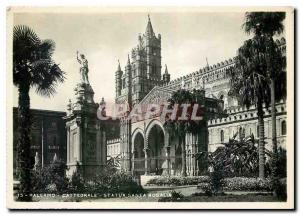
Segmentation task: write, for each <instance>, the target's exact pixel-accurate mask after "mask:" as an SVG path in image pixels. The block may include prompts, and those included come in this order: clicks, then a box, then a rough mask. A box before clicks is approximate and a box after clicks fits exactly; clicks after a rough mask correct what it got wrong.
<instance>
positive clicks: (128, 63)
mask: <svg viewBox="0 0 300 215" xmlns="http://www.w3.org/2000/svg"><path fill="white" fill-rule="evenodd" d="M127 65H130V57H129V54H128V59H127Z"/></svg>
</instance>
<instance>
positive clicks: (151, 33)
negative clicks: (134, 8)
mask: <svg viewBox="0 0 300 215" xmlns="http://www.w3.org/2000/svg"><path fill="white" fill-rule="evenodd" d="M145 35H146V36H148V37H152V36H155V34H154V31H153V28H152V24H151V20H150V15H149V14H148V24H147V28H146V33H145Z"/></svg>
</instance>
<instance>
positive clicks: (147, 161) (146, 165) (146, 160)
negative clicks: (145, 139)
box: [144, 144, 150, 175]
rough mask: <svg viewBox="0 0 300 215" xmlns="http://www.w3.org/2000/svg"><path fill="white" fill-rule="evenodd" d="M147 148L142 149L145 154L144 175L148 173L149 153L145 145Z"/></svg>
mask: <svg viewBox="0 0 300 215" xmlns="http://www.w3.org/2000/svg"><path fill="white" fill-rule="evenodd" d="M146 147H147V148H145V149H144V152H145V175H148V174H149V173H150V162H149V151H150V149H149V148H148V144H147V145H146Z"/></svg>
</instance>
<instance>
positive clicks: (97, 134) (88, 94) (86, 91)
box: [64, 83, 106, 179]
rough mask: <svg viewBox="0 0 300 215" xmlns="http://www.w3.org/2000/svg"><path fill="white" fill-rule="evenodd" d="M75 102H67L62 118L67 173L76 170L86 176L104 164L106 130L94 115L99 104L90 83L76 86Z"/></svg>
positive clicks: (98, 169) (91, 175) (95, 171)
mask: <svg viewBox="0 0 300 215" xmlns="http://www.w3.org/2000/svg"><path fill="white" fill-rule="evenodd" d="M74 90H75V96H76V102H75V103H72V102H71V101H69V104H68V114H67V116H66V117H65V118H64V119H65V121H66V129H67V166H68V171H67V176H69V177H71V176H72V175H73V174H74V172H76V171H78V172H80V173H81V174H82V176H83V177H84V178H85V179H87V178H90V177H93V176H95V175H96V174H97V173H99V171H101V168H102V167H103V165H105V163H106V140H105V130H104V126H103V125H102V123H101V121H100V120H99V119H98V118H97V110H98V107H99V105H98V104H96V103H95V102H94V99H93V97H94V92H93V89H92V87H91V86H90V85H89V84H85V83H81V84H78V85H77V86H76V88H75V89H74Z"/></svg>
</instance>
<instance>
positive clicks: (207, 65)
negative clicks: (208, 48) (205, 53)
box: [206, 57, 209, 68]
mask: <svg viewBox="0 0 300 215" xmlns="http://www.w3.org/2000/svg"><path fill="white" fill-rule="evenodd" d="M206 67H207V68H209V64H208V61H207V57H206Z"/></svg>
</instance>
